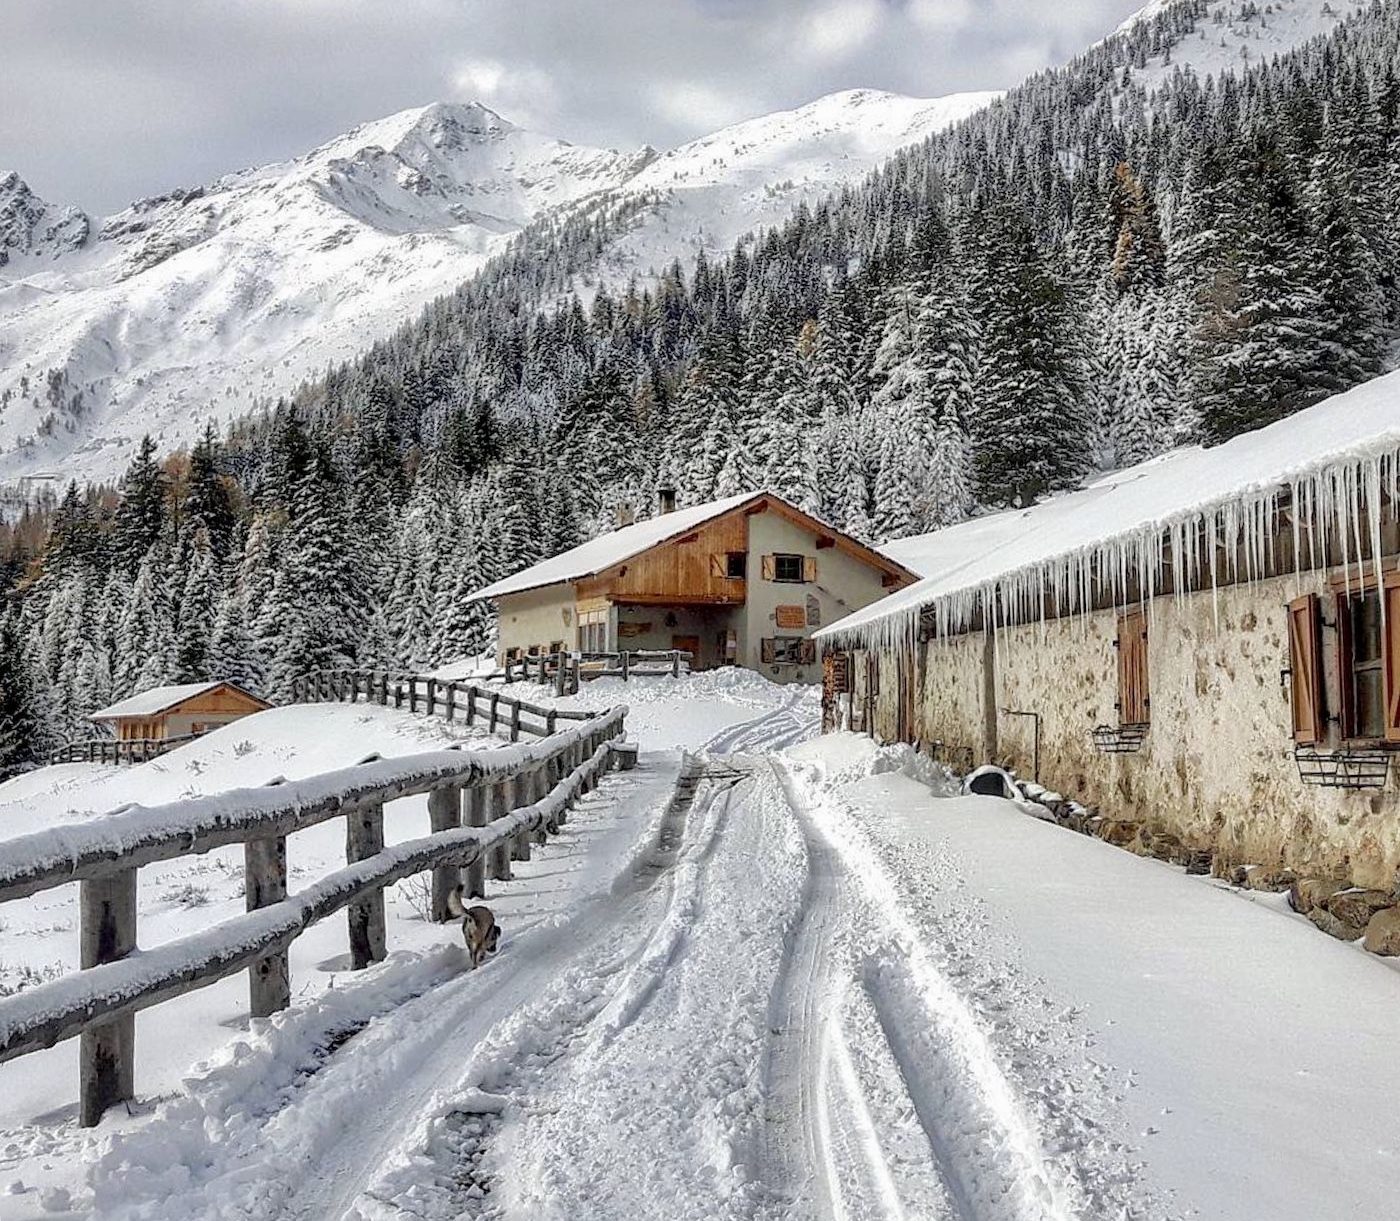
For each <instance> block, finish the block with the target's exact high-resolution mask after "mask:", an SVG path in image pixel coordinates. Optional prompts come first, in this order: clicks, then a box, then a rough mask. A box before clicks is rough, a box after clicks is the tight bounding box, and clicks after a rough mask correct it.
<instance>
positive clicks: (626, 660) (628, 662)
mask: <svg viewBox="0 0 1400 1221" xmlns="http://www.w3.org/2000/svg"><path fill="white" fill-rule="evenodd" d="M619 656H620V657H621V658H622V681H623V682H624V683H625V682H627V681H628V676H629V675H630V674H631V671H632V654H631V653H630V652H628V651H627V650H626V649H624V650H623V651H622V652H621V653H620V654H619Z"/></svg>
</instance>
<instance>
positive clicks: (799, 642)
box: [759, 636, 817, 667]
mask: <svg viewBox="0 0 1400 1221" xmlns="http://www.w3.org/2000/svg"><path fill="white" fill-rule="evenodd" d="M779 645H782V646H783V648H782V650H781V652H780V650H779V648H778V646H779ZM759 656H760V657H761V658H762V659H763V664H764V665H765V666H793V667H796V666H810V665H815V664H816V660H817V642H816V641H815V640H813V639H812V638H811V637H810V636H765V637H764V638H763V641H762V643H761V645H760V646H759Z"/></svg>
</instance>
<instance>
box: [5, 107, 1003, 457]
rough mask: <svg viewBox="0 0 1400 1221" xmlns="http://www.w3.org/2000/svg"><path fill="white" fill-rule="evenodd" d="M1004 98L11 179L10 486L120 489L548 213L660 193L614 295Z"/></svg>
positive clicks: (637, 228)
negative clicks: (108, 203) (193, 183)
mask: <svg viewBox="0 0 1400 1221" xmlns="http://www.w3.org/2000/svg"><path fill="white" fill-rule="evenodd" d="M993 96H995V95H992V94H963V95H957V96H955V97H950V98H936V99H932V100H929V99H919V98H908V97H902V96H899V95H896V94H890V93H881V92H877V91H873V90H852V91H848V92H845V93H839V94H833V95H832V96H831V97H829V98H822V99H820V100H819V101H816V102H814V103H812V104H810V105H808V106H804V107H801V108H799V109H797V110H793V111H785V112H782V113H779V114H774V115H769V116H765V117H762V118H756V119H750V120H747V121H745V122H743V123H739V124H736V125H735V126H733V127H730V128H726V129H724V130H722V131H719V132H716V133H714V134H712V135H709V136H705V137H702V138H701V139H699V140H695V141H691V142H690V143H688V144H685V145H682V146H681V147H679V148H677V149H673V150H672V151H670V152H668V153H665V154H663V155H658V154H657V153H656V152H655V150H653V149H651V148H645V147H644V148H641V149H638V150H635V151H632V152H617V151H614V150H610V149H596V148H587V147H583V146H579V145H574V144H569V143H567V142H565V141H563V140H557V139H553V138H551V137H548V136H544V135H539V134H536V133H534V132H530V131H527V130H525V129H524V128H521V127H518V126H516V125H515V124H513V123H511V122H509V121H508V120H506V119H504V118H502V117H501V116H500V115H497V114H495V113H494V112H493V111H491V110H489V109H487V108H486V107H484V106H481V105H478V104H474V103H465V104H449V103H435V104H433V105H430V106H426V107H422V108H419V109H415V110H407V111H403V112H401V113H399V114H395V115H390V116H388V117H386V118H382V119H378V120H375V121H373V122H370V123H365V124H362V125H361V126H359V127H356V128H355V129H354V130H352V131H350V132H347V133H346V134H344V135H342V136H338V137H336V138H335V139H332V140H330V141H328V142H326V143H325V144H323V145H321V146H320V147H319V148H316V149H314V150H312V151H310V152H308V153H306V154H304V155H302V156H299V157H295V158H293V159H291V160H288V161H281V162H277V163H274V164H270V165H266V166H260V167H254V168H250V169H244V170H240V171H238V172H235V173H231V174H228V175H225V176H224V177H222V178H219V179H217V180H216V181H214V182H212V183H209V184H207V185H205V186H198V187H192V188H189V189H184V190H179V191H174V192H171V193H169V194H166V195H163V196H159V197H156V198H152V199H146V200H141V201H139V202H137V203H134V204H132V205H131V206H130V207H129V208H126V209H123V210H122V211H121V212H118V213H116V214H115V215H113V216H110V217H107V218H105V219H101V220H92V219H90V218H88V217H86V216H84V215H83V214H82V213H81V212H79V211H77V210H76V209H67V210H64V209H59V208H55V207H53V206H52V205H49V204H46V203H45V202H44V201H42V200H39V199H38V198H37V197H36V196H34V195H33V193H32V192H31V191H30V190H29V188H28V187H27V186H25V184H24V183H23V182H22V180H20V179H19V177H18V176H17V175H11V176H7V177H5V178H0V260H3V259H4V257H5V255H6V251H8V252H9V256H8V257H9V263H8V265H3V264H0V483H4V482H7V481H13V480H17V479H23V478H26V477H41V478H42V477H44V476H46V475H47V476H48V477H51V478H59V477H61V478H64V479H67V478H69V477H70V476H72V475H78V476H89V477H96V478H111V477H114V476H116V475H117V474H119V473H120V471H121V470H122V469H123V468H124V466H125V464H126V462H127V461H128V460H129V457H130V447H131V445H132V443H133V442H134V441H135V440H136V439H138V438H139V437H140V436H141V435H142V434H143V433H146V432H150V433H151V434H152V435H154V436H156V437H157V439H158V441H159V442H160V443H161V444H162V447H170V446H173V445H176V444H180V443H183V442H186V441H188V440H190V439H191V438H192V437H193V436H195V435H197V433H198V432H199V431H200V430H201V429H202V428H203V426H204V423H205V422H206V421H207V420H209V419H214V420H216V421H222V420H226V419H229V418H232V417H235V416H237V415H240V414H243V413H246V412H247V411H249V410H250V409H251V408H253V407H254V406H255V404H256V403H258V402H261V401H267V400H269V399H271V398H273V397H275V396H276V395H277V394H280V393H285V392H287V391H289V390H291V389H293V388H294V387H295V386H296V385H297V384H298V383H299V382H300V381H302V380H304V379H305V378H307V377H310V376H314V375H315V374H317V373H318V372H320V371H321V370H323V369H324V368H325V366H326V365H327V364H328V363H333V362H338V361H341V360H345V359H349V358H351V357H353V356H355V355H357V354H358V353H359V352H360V351H362V350H363V349H364V348H365V347H367V346H368V345H369V344H370V343H371V342H373V341H374V340H375V339H377V338H380V337H381V336H383V335H385V334H387V333H389V332H390V331H392V330H393V329H394V328H396V327H398V326H399V325H401V324H402V323H404V322H405V321H407V320H408V319H409V318H411V317H412V316H413V314H414V313H415V312H416V311H417V310H418V309H420V308H421V307H422V306H423V305H424V304H426V303H427V302H428V301H430V300H432V299H433V298H435V297H437V296H440V295H441V294H443V293H446V292H449V291H451V290H452V289H453V288H455V287H456V286H457V285H458V284H460V283H461V282H462V281H463V280H465V279H467V278H469V277H470V276H471V275H473V274H474V273H475V272H476V271H477V270H479V269H480V268H481V266H482V265H483V264H484V263H485V262H486V260H487V259H488V258H490V257H491V256H492V255H494V254H496V253H498V252H499V251H501V250H502V249H503V248H504V247H505V245H506V244H507V243H508V242H509V241H510V240H511V238H512V237H513V236H514V235H515V234H517V233H518V232H519V231H520V230H521V229H522V228H523V227H524V226H525V225H527V224H529V223H530V222H532V221H534V220H538V219H541V218H544V217H548V216H556V215H557V216H560V217H562V216H563V215H565V214H566V213H567V212H568V210H570V209H572V208H575V207H580V206H586V204H587V202H588V201H590V200H597V199H602V198H607V199H612V200H617V201H619V202H622V201H627V200H638V199H643V198H644V199H647V200H656V201H659V202H654V203H652V204H651V205H650V206H649V207H647V208H645V209H644V210H643V211H642V214H641V215H640V216H639V217H638V218H637V219H636V221H635V223H634V224H633V225H632V226H631V228H630V229H629V231H628V232H627V234H625V235H624V236H623V237H622V238H620V240H619V241H618V242H616V243H615V244H614V245H613V247H611V248H610V249H609V250H608V251H606V252H605V254H604V256H603V260H602V262H603V267H602V268H601V269H600V270H601V279H602V282H605V283H609V284H613V285H620V284H622V283H624V282H625V281H626V280H627V279H628V278H630V277H631V276H633V275H638V276H641V277H646V276H647V275H648V274H649V273H650V272H652V271H653V270H656V271H659V270H661V269H663V268H665V267H666V266H668V265H669V264H670V263H671V262H672V261H673V260H675V259H676V258H681V259H686V260H688V259H689V258H691V257H693V256H694V253H695V252H696V250H697V249H700V248H706V249H711V250H714V251H716V252H720V251H724V250H727V249H728V248H729V247H730V246H731V245H732V244H733V242H734V241H735V239H736V238H738V237H740V236H741V235H742V234H744V233H746V232H748V231H750V230H753V229H756V228H761V227H762V226H765V225H770V224H776V223H779V222H781V221H782V220H783V219H784V218H785V217H786V216H787V215H788V214H789V213H790V211H791V210H792V209H793V208H794V207H796V206H797V204H798V203H799V202H801V201H803V200H808V201H815V200H816V199H819V198H821V197H822V196H824V195H826V194H827V193H828V192H829V191H830V190H832V189H833V188H835V187H839V186H840V185H841V184H843V183H846V182H853V181H856V180H858V179H860V178H862V177H863V176H864V175H865V174H867V173H868V172H869V171H870V170H871V169H873V168H874V167H875V166H877V165H879V164H880V163H881V162H882V161H884V160H885V159H886V158H887V157H888V156H890V155H891V154H892V153H894V152H895V151H896V150H897V149H899V148H901V147H903V146H905V145H907V144H910V143H914V142H916V141H918V140H921V139H923V138H925V137H926V136H928V135H930V134H932V133H933V132H935V131H937V130H939V129H940V128H942V127H944V126H947V125H948V124H950V123H952V122H955V121H956V120H958V119H960V118H962V117H963V116H965V115H967V114H970V113H972V112H973V111H974V110H976V109H978V108H979V107H981V106H983V105H985V104H986V102H987V101H988V100H990V98H991V97H993ZM49 370H62V371H64V373H65V375H66V377H65V379H64V380H63V381H61V382H57V383H51V382H50V380H49V377H48V374H49Z"/></svg>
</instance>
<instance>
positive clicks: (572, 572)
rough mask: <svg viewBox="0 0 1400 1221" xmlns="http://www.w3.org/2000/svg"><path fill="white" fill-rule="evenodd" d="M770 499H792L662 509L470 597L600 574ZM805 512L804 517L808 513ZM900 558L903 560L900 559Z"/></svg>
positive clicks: (754, 496)
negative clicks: (729, 514)
mask: <svg viewBox="0 0 1400 1221" xmlns="http://www.w3.org/2000/svg"><path fill="white" fill-rule="evenodd" d="M765 498H769V499H771V500H773V501H778V502H780V503H782V504H785V505H786V503H787V502H786V501H782V500H781V498H780V497H778V496H774V495H773V494H772V493H771V492H745V493H744V494H743V495H740V496H730V497H728V498H727V499H725V500H712V501H709V502H708V503H707V504H702V505H692V506H691V507H690V508H688V509H677V510H675V511H674V512H672V513H663V514H662V515H661V516H659V517H650V518H648V519H647V520H646V521H639V522H635V523H633V524H632V525H630V526H623V527H622V528H621V529H620V530H614V531H612V533H610V534H602V535H599V536H598V537H597V538H595V539H590V540H589V541H588V542H586V543H581V544H580V545H579V546H577V547H575V548H573V549H572V550H570V551H565V552H563V553H561V554H560V555H556V556H554V557H553V558H551V559H548V560H543V561H542V562H540V563H538V564H534V565H532V566H531V567H529V568H525V569H522V570H521V571H520V572H517V573H515V574H514V575H513V576H509V577H505V578H504V579H502V580H500V581H497V582H496V583H495V584H494V585H488V586H486V588H485V589H479V590H477V591H476V593H474V594H472V595H470V597H469V599H468V600H469V601H472V602H480V601H483V600H485V599H487V598H499V597H502V596H503V595H505V594H518V593H524V592H525V591H526V590H530V589H542V588H543V587H544V586H546V585H558V584H561V583H562V582H565V581H581V580H582V579H583V578H584V577H591V576H596V575H597V574H598V573H600V572H603V571H605V570H606V569H608V568H611V567H612V566H613V565H614V564H621V563H622V562H623V561H624V560H630V559H631V558H632V557H633V556H635V555H641V553H642V552H643V551H649V550H650V549H651V548H652V547H655V546H657V545H658V544H660V543H664V542H667V541H668V540H670V539H673V538H678V537H680V536H681V535H684V534H689V533H690V532H691V531H692V530H695V529H696V528H697V527H699V526H703V525H704V524H705V523H706V522H708V521H712V520H714V519H715V518H716V517H723V516H724V515H725V514H726V513H732V512H733V511H734V510H735V509H740V508H743V507H744V506H745V505H749V504H752V503H753V502H755V501H758V500H763V499H765ZM787 507H788V508H789V509H791V510H792V512H794V513H797V512H800V510H797V509H793V508H792V506H790V505H789V506H787ZM803 516H804V517H805V516H806V514H803ZM817 524H819V525H821V526H822V528H823V529H825V530H830V531H832V533H834V534H840V531H838V530H835V529H834V527H832V526H828V525H825V524H824V523H817ZM855 545H857V546H860V547H861V550H862V551H866V552H869V553H870V555H871V556H872V557H875V558H877V559H886V560H888V559H891V558H894V557H891V556H888V555H886V554H885V553H884V552H883V551H877V550H876V549H875V548H873V547H869V548H867V547H865V546H864V545H863V544H855ZM895 562H896V563H897V564H898V563H900V561H899V560H897V559H896V560H895ZM900 566H901V567H904V565H903V564H900Z"/></svg>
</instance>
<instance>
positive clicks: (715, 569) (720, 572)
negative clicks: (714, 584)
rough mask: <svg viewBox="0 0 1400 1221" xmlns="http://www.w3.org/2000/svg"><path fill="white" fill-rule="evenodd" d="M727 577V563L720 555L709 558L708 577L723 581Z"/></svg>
mask: <svg viewBox="0 0 1400 1221" xmlns="http://www.w3.org/2000/svg"><path fill="white" fill-rule="evenodd" d="M728 575H729V561H728V559H726V557H724V556H722V555H713V554H712V555H711V556H710V576H712V577H718V578H720V579H721V580H723V579H724V578H725V577H726V576H728Z"/></svg>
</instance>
